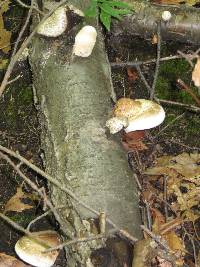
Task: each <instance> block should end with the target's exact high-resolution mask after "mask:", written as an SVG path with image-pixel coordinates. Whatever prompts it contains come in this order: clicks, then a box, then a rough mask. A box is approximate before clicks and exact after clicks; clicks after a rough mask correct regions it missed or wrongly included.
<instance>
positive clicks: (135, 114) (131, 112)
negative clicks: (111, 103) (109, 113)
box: [106, 98, 165, 134]
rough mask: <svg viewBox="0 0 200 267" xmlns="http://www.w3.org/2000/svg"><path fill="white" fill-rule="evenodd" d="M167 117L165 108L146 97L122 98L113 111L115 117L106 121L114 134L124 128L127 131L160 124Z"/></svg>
mask: <svg viewBox="0 0 200 267" xmlns="http://www.w3.org/2000/svg"><path fill="white" fill-rule="evenodd" d="M164 119H165V111H164V110H163V108H162V107H161V106H160V105H159V104H157V103H155V102H153V101H151V100H146V99H135V100H133V99H130V98H120V99H119V100H118V101H117V103H116V105H115V107H114V111H113V118H111V119H109V120H108V121H107V122H106V126H107V127H108V128H109V130H110V132H111V133H112V134H115V133H117V132H119V131H120V130H121V129H122V128H124V130H125V132H126V133H129V132H132V131H137V130H145V129H150V128H154V127H156V126H158V125H159V124H161V123H162V122H163V121H164Z"/></svg>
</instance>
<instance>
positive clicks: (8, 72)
mask: <svg viewBox="0 0 200 267" xmlns="http://www.w3.org/2000/svg"><path fill="white" fill-rule="evenodd" d="M67 1H68V0H62V1H61V2H59V3H58V4H57V5H55V7H54V8H53V9H51V10H50V11H49V12H48V13H47V14H46V15H45V16H44V17H43V18H42V20H41V21H40V23H39V24H38V25H37V26H36V27H35V29H34V30H33V31H32V33H31V34H30V35H29V36H28V38H27V39H26V40H24V41H23V43H22V45H21V47H20V48H19V50H18V51H17V52H16V54H15V55H14V57H12V58H11V60H10V63H9V65H8V68H7V70H6V73H5V75H4V78H3V81H2V83H1V87H0V97H1V96H2V94H3V92H4V90H5V88H6V86H7V83H8V79H9V78H10V75H11V73H12V70H13V68H14V66H15V64H16V62H17V60H18V58H19V57H20V55H21V53H22V52H23V50H24V49H25V48H26V47H27V46H28V44H29V43H30V41H31V40H32V38H33V36H34V35H35V34H36V33H37V29H38V27H39V26H40V25H42V24H43V23H44V21H45V20H46V19H47V18H48V17H49V16H51V15H52V14H53V13H54V12H55V10H56V9H57V8H59V7H60V6H62V5H63V4H64V3H66V2H67Z"/></svg>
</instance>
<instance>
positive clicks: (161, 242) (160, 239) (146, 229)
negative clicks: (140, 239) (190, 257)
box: [141, 225, 175, 256]
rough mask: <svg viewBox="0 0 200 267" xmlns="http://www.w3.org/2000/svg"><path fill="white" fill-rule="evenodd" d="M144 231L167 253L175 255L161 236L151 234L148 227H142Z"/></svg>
mask: <svg viewBox="0 0 200 267" xmlns="http://www.w3.org/2000/svg"><path fill="white" fill-rule="evenodd" d="M141 228H142V230H144V231H145V232H146V233H147V234H148V235H149V236H150V237H151V238H152V239H153V240H154V241H155V242H156V243H157V244H158V245H160V246H161V247H162V248H163V249H165V251H167V252H169V253H170V254H172V255H173V256H175V255H174V252H173V251H172V250H171V249H170V248H169V247H168V245H167V244H166V242H165V240H162V238H161V236H158V235H155V234H154V233H153V232H151V231H150V230H149V229H148V228H147V227H145V226H144V225H141Z"/></svg>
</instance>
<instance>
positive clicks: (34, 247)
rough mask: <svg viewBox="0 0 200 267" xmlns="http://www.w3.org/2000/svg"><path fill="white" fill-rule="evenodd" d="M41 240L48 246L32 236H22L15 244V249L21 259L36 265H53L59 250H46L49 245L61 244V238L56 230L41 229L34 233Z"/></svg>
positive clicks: (43, 266) (45, 266)
mask: <svg viewBox="0 0 200 267" xmlns="http://www.w3.org/2000/svg"><path fill="white" fill-rule="evenodd" d="M32 235H33V236H35V237H36V238H37V239H40V240H41V242H43V243H46V247H45V246H44V245H43V244H40V243H39V242H38V241H36V240H34V239H33V238H31V237H30V236H27V235H25V236H23V237H21V238H20V239H19V240H18V241H17V243H16V244H15V251H16V253H17V255H18V256H19V258H20V259H22V260H23V261H25V262H27V263H29V264H31V265H33V266H36V267H51V266H52V265H53V264H54V263H55V261H56V258H57V256H58V254H59V252H58V251H57V250H53V251H50V252H45V253H44V251H45V250H46V249H47V248H48V247H56V246H58V245H60V243H61V240H60V237H59V235H58V234H57V232H55V231H50V230H49V231H41V232H35V233H32Z"/></svg>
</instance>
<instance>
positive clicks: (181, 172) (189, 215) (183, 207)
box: [144, 153, 200, 222]
mask: <svg viewBox="0 0 200 267" xmlns="http://www.w3.org/2000/svg"><path fill="white" fill-rule="evenodd" d="M144 174H147V175H149V182H152V183H156V184H157V185H159V186H160V188H162V187H163V181H164V176H165V177H167V193H168V199H170V197H172V198H173V200H174V201H173V203H171V207H172V209H173V210H174V211H175V212H176V213H177V215H178V216H179V217H180V218H181V219H182V220H184V221H192V222H194V221H196V220H197V219H198V218H199V217H200V212H199V209H198V208H197V207H198V206H199V195H200V154H198V153H193V154H188V153H182V154H180V155H178V156H175V157H174V156H164V157H160V158H158V159H157V163H156V165H155V166H154V167H152V168H148V169H147V170H146V171H145V172H144ZM159 177H160V178H159ZM174 197H176V198H174Z"/></svg>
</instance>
